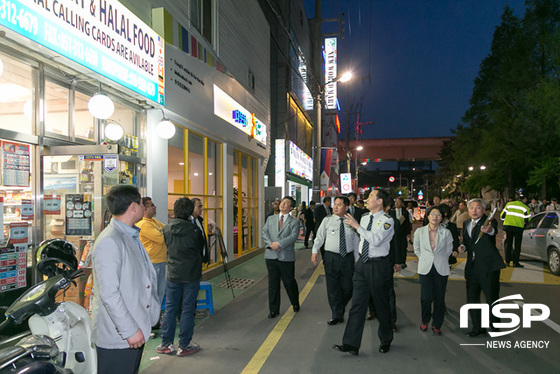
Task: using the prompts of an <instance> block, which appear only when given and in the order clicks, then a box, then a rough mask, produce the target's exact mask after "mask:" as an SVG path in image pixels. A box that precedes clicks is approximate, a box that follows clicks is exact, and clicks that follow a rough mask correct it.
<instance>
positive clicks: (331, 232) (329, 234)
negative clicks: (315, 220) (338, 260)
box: [311, 215, 360, 261]
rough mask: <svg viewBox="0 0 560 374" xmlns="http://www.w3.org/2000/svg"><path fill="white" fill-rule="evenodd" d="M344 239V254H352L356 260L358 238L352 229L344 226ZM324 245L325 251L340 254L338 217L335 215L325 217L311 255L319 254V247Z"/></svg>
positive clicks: (318, 230)
mask: <svg viewBox="0 0 560 374" xmlns="http://www.w3.org/2000/svg"><path fill="white" fill-rule="evenodd" d="M344 234H345V237H346V252H347V253H350V252H353V255H354V261H357V260H358V246H359V244H360V238H359V237H358V234H357V233H356V230H354V229H353V228H352V227H350V226H348V225H347V224H344ZM323 244H325V251H328V252H333V253H340V217H339V216H336V215H332V216H328V217H325V219H324V220H323V222H321V225H320V226H319V228H318V229H317V238H316V239H315V240H314V241H313V249H312V250H311V252H312V253H313V254H317V253H319V249H320V248H321V246H322V245H323Z"/></svg>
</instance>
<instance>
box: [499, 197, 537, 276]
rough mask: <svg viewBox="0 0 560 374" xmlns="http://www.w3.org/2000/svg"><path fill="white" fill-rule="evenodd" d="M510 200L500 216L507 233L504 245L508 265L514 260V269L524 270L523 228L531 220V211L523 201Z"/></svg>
mask: <svg viewBox="0 0 560 374" xmlns="http://www.w3.org/2000/svg"><path fill="white" fill-rule="evenodd" d="M510 200H511V201H510V202H508V203H507V204H506V206H505V207H504V210H502V213H501V214H500V218H501V219H502V220H503V221H504V224H503V229H504V231H505V232H506V241H505V243H504V247H505V248H504V249H505V251H504V252H505V255H506V265H508V266H509V263H510V261H512V260H513V267H516V268H522V267H524V266H523V265H521V264H520V263H519V255H520V254H521V241H522V240H523V227H525V223H527V221H528V220H529V218H531V211H530V209H529V207H528V206H527V205H525V204H524V203H523V202H522V201H519V200H514V198H513V197H511V198H510ZM514 244H515V248H514Z"/></svg>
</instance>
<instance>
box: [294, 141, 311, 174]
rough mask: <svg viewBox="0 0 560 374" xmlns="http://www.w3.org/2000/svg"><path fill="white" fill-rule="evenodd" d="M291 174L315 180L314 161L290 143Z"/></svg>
mask: <svg viewBox="0 0 560 374" xmlns="http://www.w3.org/2000/svg"><path fill="white" fill-rule="evenodd" d="M289 164H290V173H293V174H295V175H298V176H300V177H302V178H305V179H307V180H309V181H312V180H313V159H312V158H311V157H309V156H308V155H307V153H305V152H304V151H302V150H301V149H300V148H299V147H298V146H297V145H295V144H294V143H293V142H291V141H290V158H289Z"/></svg>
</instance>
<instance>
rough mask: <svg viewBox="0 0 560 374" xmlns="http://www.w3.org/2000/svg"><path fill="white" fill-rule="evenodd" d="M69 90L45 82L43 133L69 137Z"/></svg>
mask: <svg viewBox="0 0 560 374" xmlns="http://www.w3.org/2000/svg"><path fill="white" fill-rule="evenodd" d="M69 94H70V90H69V89H68V88H67V87H63V86H60V85H58V84H56V83H54V82H51V81H45V105H44V107H43V108H42V110H43V111H44V113H45V114H44V115H45V131H46V132H50V133H54V134H58V135H64V136H69V121H68V118H69V117H68V98H69Z"/></svg>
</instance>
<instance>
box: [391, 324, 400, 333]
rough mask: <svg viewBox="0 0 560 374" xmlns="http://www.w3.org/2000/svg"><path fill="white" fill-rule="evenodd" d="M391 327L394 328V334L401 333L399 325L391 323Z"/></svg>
mask: <svg viewBox="0 0 560 374" xmlns="http://www.w3.org/2000/svg"><path fill="white" fill-rule="evenodd" d="M391 327H392V328H393V332H397V331H399V329H398V328H397V324H396V323H394V322H391Z"/></svg>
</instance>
